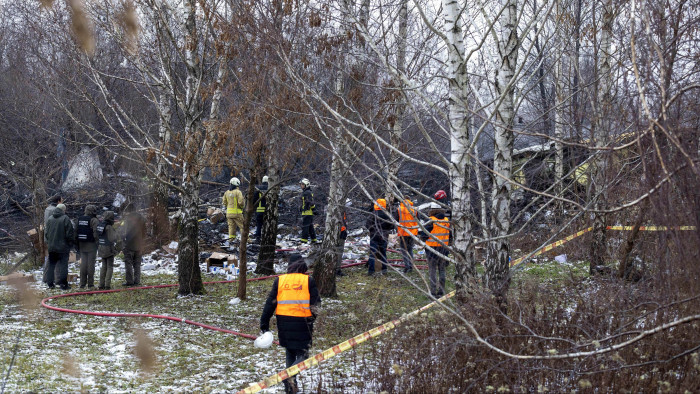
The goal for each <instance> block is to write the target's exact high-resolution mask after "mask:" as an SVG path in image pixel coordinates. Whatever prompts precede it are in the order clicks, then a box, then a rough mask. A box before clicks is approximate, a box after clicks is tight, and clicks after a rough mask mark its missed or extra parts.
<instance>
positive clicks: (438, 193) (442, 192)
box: [433, 190, 447, 200]
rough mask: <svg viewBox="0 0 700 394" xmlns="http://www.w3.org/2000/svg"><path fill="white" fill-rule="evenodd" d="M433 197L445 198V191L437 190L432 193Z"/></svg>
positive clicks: (437, 198)
mask: <svg viewBox="0 0 700 394" xmlns="http://www.w3.org/2000/svg"><path fill="white" fill-rule="evenodd" d="M433 198H434V199H436V200H442V199H443V198H447V193H445V191H444V190H438V191H436V192H435V194H433Z"/></svg>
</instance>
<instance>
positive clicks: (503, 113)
mask: <svg viewBox="0 0 700 394" xmlns="http://www.w3.org/2000/svg"><path fill="white" fill-rule="evenodd" d="M504 7H505V8H504V10H503V13H502V14H501V17H500V18H499V25H500V26H499V30H498V34H499V39H498V52H499V60H500V66H499V68H498V71H497V74H496V78H495V81H494V85H495V88H496V92H497V94H498V97H499V99H501V103H500V105H498V106H497V107H496V111H495V124H494V128H495V147H494V158H493V170H494V172H495V175H494V182H493V192H492V199H491V236H492V237H494V238H495V239H493V240H491V241H490V242H489V244H488V253H487V259H486V267H485V268H486V273H485V278H484V279H485V280H484V282H485V284H486V286H487V287H488V288H489V289H490V290H491V291H492V292H493V294H494V296H495V297H496V301H497V302H498V303H499V305H500V306H501V307H502V308H505V305H506V303H507V300H506V296H507V292H508V288H509V287H510V265H509V257H510V240H509V238H508V236H509V233H510V225H511V218H510V199H511V194H510V191H511V184H510V179H511V171H512V167H513V157H512V155H513V142H514V135H513V119H514V117H515V109H514V97H513V96H514V81H513V79H514V76H515V69H516V66H517V61H518V46H519V45H518V33H517V23H518V20H517V18H518V16H517V3H516V1H515V0H506V1H505V4H504Z"/></svg>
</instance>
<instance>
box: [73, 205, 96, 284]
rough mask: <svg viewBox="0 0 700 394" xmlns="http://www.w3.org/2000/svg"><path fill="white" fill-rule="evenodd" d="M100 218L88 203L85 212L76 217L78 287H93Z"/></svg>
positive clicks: (93, 207)
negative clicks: (78, 264) (78, 262)
mask: <svg viewBox="0 0 700 394" xmlns="http://www.w3.org/2000/svg"><path fill="white" fill-rule="evenodd" d="M99 224H100V220H99V219H97V207H96V206H94V205H92V204H89V205H87V206H86V207H85V214H84V215H83V216H80V217H79V218H78V228H77V231H76V232H77V234H76V238H77V241H78V250H79V251H80V288H81V289H84V288H85V286H86V285H87V287H88V288H93V287H95V260H96V259H97V240H98V238H99V236H100V235H99V233H98V231H97V227H98V226H99Z"/></svg>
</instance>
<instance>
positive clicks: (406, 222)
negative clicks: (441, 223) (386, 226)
mask: <svg viewBox="0 0 700 394" xmlns="http://www.w3.org/2000/svg"><path fill="white" fill-rule="evenodd" d="M409 206H410V207H409ZM409 206H406V205H404V203H403V202H402V203H401V205H399V228H398V230H397V231H396V232H397V233H398V235H399V237H407V236H410V235H411V234H413V235H417V234H418V222H416V214H415V212H416V211H415V210H414V209H413V206H412V205H411V204H410V202H409Z"/></svg>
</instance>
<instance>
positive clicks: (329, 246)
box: [314, 0, 369, 297]
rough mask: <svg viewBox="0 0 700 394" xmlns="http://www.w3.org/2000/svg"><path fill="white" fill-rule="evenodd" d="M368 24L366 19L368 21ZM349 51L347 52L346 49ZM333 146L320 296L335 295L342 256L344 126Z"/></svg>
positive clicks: (318, 273) (346, 7)
mask: <svg viewBox="0 0 700 394" xmlns="http://www.w3.org/2000/svg"><path fill="white" fill-rule="evenodd" d="M365 7H366V8H367V9H369V0H363V3H362V9H363V10H364V9H365ZM351 9H352V2H351V1H350V0H343V1H342V12H343V16H342V22H341V28H350V27H351V23H350V12H351ZM363 23H366V19H365V22H363ZM346 53H348V51H346ZM335 94H336V95H338V96H339V97H342V96H343V95H344V86H343V72H342V71H338V74H337V75H336V82H335ZM330 137H331V141H329V143H330V144H331V149H332V153H333V157H332V159H331V179H330V190H329V191H328V205H326V217H325V220H326V222H325V228H324V230H325V231H324V234H323V242H322V245H321V250H322V251H324V252H323V253H322V254H321V255H320V257H319V259H318V260H317V262H316V263H315V264H316V266H315V269H314V280H316V285H317V287H318V291H319V293H320V294H321V296H324V297H335V296H336V294H337V293H336V283H335V267H336V266H337V263H338V259H341V258H342V253H341V255H340V256H339V255H338V253H337V245H338V240H339V239H340V227H341V219H342V218H341V215H342V206H343V204H344V202H345V200H344V198H345V195H346V187H345V182H344V179H343V178H344V175H345V171H344V170H343V164H342V163H343V162H347V157H348V156H349V153H348V152H347V148H346V147H345V141H344V139H343V136H342V129H341V127H340V126H339V127H337V128H335V129H334V130H333V131H332V132H331V133H330Z"/></svg>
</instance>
